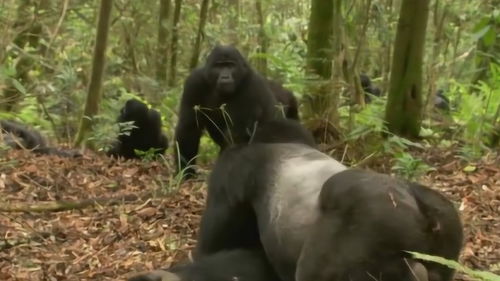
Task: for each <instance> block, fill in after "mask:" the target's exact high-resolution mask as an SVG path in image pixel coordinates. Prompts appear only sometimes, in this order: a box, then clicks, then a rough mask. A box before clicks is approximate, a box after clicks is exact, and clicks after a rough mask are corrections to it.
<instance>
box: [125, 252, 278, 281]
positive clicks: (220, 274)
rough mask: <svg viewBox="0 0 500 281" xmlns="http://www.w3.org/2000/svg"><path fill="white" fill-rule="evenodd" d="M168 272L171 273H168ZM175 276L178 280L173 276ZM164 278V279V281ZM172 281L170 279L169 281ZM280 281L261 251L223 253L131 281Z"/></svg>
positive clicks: (136, 277) (137, 277) (144, 275)
mask: <svg viewBox="0 0 500 281" xmlns="http://www.w3.org/2000/svg"><path fill="white" fill-rule="evenodd" d="M167 272H168V273H167ZM172 274H173V275H174V276H172ZM162 278H164V279H162ZM169 278H170V279H169ZM162 280H163V281H174V280H175V281H193V280H196V281H232V280H238V281H279V278H278V277H277V276H276V273H275V272H274V270H273V269H272V267H271V266H270V265H269V263H268V261H267V259H266V256H265V253H263V252H262V251H258V250H255V251H253V250H243V249H238V250H231V251H221V252H218V253H216V254H213V255H210V256H207V257H205V258H202V259H200V260H197V261H195V262H194V263H189V264H186V265H181V266H175V267H173V268H171V269H168V271H167V270H160V271H155V272H149V273H145V274H141V275H137V276H135V277H132V278H130V279H128V281H162Z"/></svg>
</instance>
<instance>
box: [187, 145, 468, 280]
mask: <svg viewBox="0 0 500 281" xmlns="http://www.w3.org/2000/svg"><path fill="white" fill-rule="evenodd" d="M461 245H462V227H461V222H460V219H459V217H458V214H457V212H456V210H455V209H454V207H453V205H452V203H451V202H449V201H448V200H447V199H446V198H445V197H444V196H442V195H441V194H440V193H438V192H436V191H433V190H431V189H429V188H427V187H424V186H422V185H419V184H415V183H409V182H405V181H401V180H397V179H394V178H391V177H389V176H386V175H382V174H378V173H374V172H369V171H362V170H356V169H348V168H347V167H345V166H344V165H342V164H341V163H339V162H337V161H336V160H334V159H332V158H331V157H329V156H328V155H326V154H323V153H321V152H320V151H318V150H316V149H314V148H312V147H310V146H308V145H305V144H303V143H283V142H281V143H254V144H249V145H243V144H241V145H236V146H234V147H231V148H228V149H226V150H225V151H224V152H223V153H222V154H221V156H220V157H219V159H218V160H217V162H216V165H215V167H214V169H213V171H212V174H211V175H210V179H209V183H208V195H207V203H206V209H205V211H204V213H203V216H202V220H201V225H200V231H199V239H198V244H197V248H196V253H195V257H196V258H197V259H200V258H203V257H205V256H210V255H213V254H215V253H217V252H220V251H224V250H231V249H257V250H259V249H264V251H265V252H266V255H267V258H268V260H269V262H270V263H271V265H272V266H273V268H274V269H275V270H276V272H277V273H278V275H279V277H280V279H281V280H297V281H307V280H318V281H328V280H340V281H350V280H354V281H368V280H373V278H374V277H375V279H376V280H381V281H400V280H408V281H410V280H411V281H416V280H429V281H449V280H451V278H452V276H453V270H452V269H449V268H447V267H446V266H442V265H439V264H433V263H426V262H419V261H417V260H414V259H412V258H411V257H410V256H409V255H408V254H407V253H406V252H405V251H416V252H422V253H427V254H431V255H436V256H441V257H444V258H447V259H453V260H457V259H458V255H459V252H460V250H461Z"/></svg>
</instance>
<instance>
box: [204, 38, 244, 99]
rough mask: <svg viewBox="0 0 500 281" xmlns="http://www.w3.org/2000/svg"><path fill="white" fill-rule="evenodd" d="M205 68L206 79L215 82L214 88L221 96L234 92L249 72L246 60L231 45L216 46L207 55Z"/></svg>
mask: <svg viewBox="0 0 500 281" xmlns="http://www.w3.org/2000/svg"><path fill="white" fill-rule="evenodd" d="M205 69H206V77H207V81H208V82H209V83H215V90H216V92H217V94H219V95H221V96H230V95H232V94H234V93H235V92H236V89H237V88H238V86H239V85H240V84H241V81H242V80H244V79H245V77H246V76H247V75H248V73H249V66H248V64H247V62H246V61H245V59H244V58H243V56H242V55H241V53H240V52H239V51H238V49H236V48H235V47H232V46H220V45H219V46H216V47H215V48H214V49H213V50H212V52H210V54H209V55H208V58H207V63H206V68H205Z"/></svg>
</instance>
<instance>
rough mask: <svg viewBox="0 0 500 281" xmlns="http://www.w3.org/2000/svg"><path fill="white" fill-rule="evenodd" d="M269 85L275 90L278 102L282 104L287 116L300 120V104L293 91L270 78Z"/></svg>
mask: <svg viewBox="0 0 500 281" xmlns="http://www.w3.org/2000/svg"><path fill="white" fill-rule="evenodd" d="M268 81H269V87H271V91H273V93H274V96H275V97H276V100H277V101H278V103H280V104H281V107H282V109H281V110H282V111H283V113H284V115H285V117H286V118H288V119H294V120H299V104H298V103H297V98H295V96H294V94H293V92H292V91H290V90H288V89H286V88H284V87H283V86H282V85H281V84H280V83H278V82H276V81H273V80H268Z"/></svg>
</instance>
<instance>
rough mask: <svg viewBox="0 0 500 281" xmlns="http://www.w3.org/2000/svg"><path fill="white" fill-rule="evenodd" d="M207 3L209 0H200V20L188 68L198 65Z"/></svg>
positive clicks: (205, 21)
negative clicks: (201, 0)
mask: <svg viewBox="0 0 500 281" xmlns="http://www.w3.org/2000/svg"><path fill="white" fill-rule="evenodd" d="M208 3H209V0H203V2H201V7H200V22H199V23H198V32H197V34H196V40H195V41H194V48H193V54H192V56H191V60H190V62H189V70H192V69H194V68H195V67H196V66H197V65H198V59H199V57H200V48H201V37H202V35H203V33H204V32H205V23H207V14H208Z"/></svg>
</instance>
